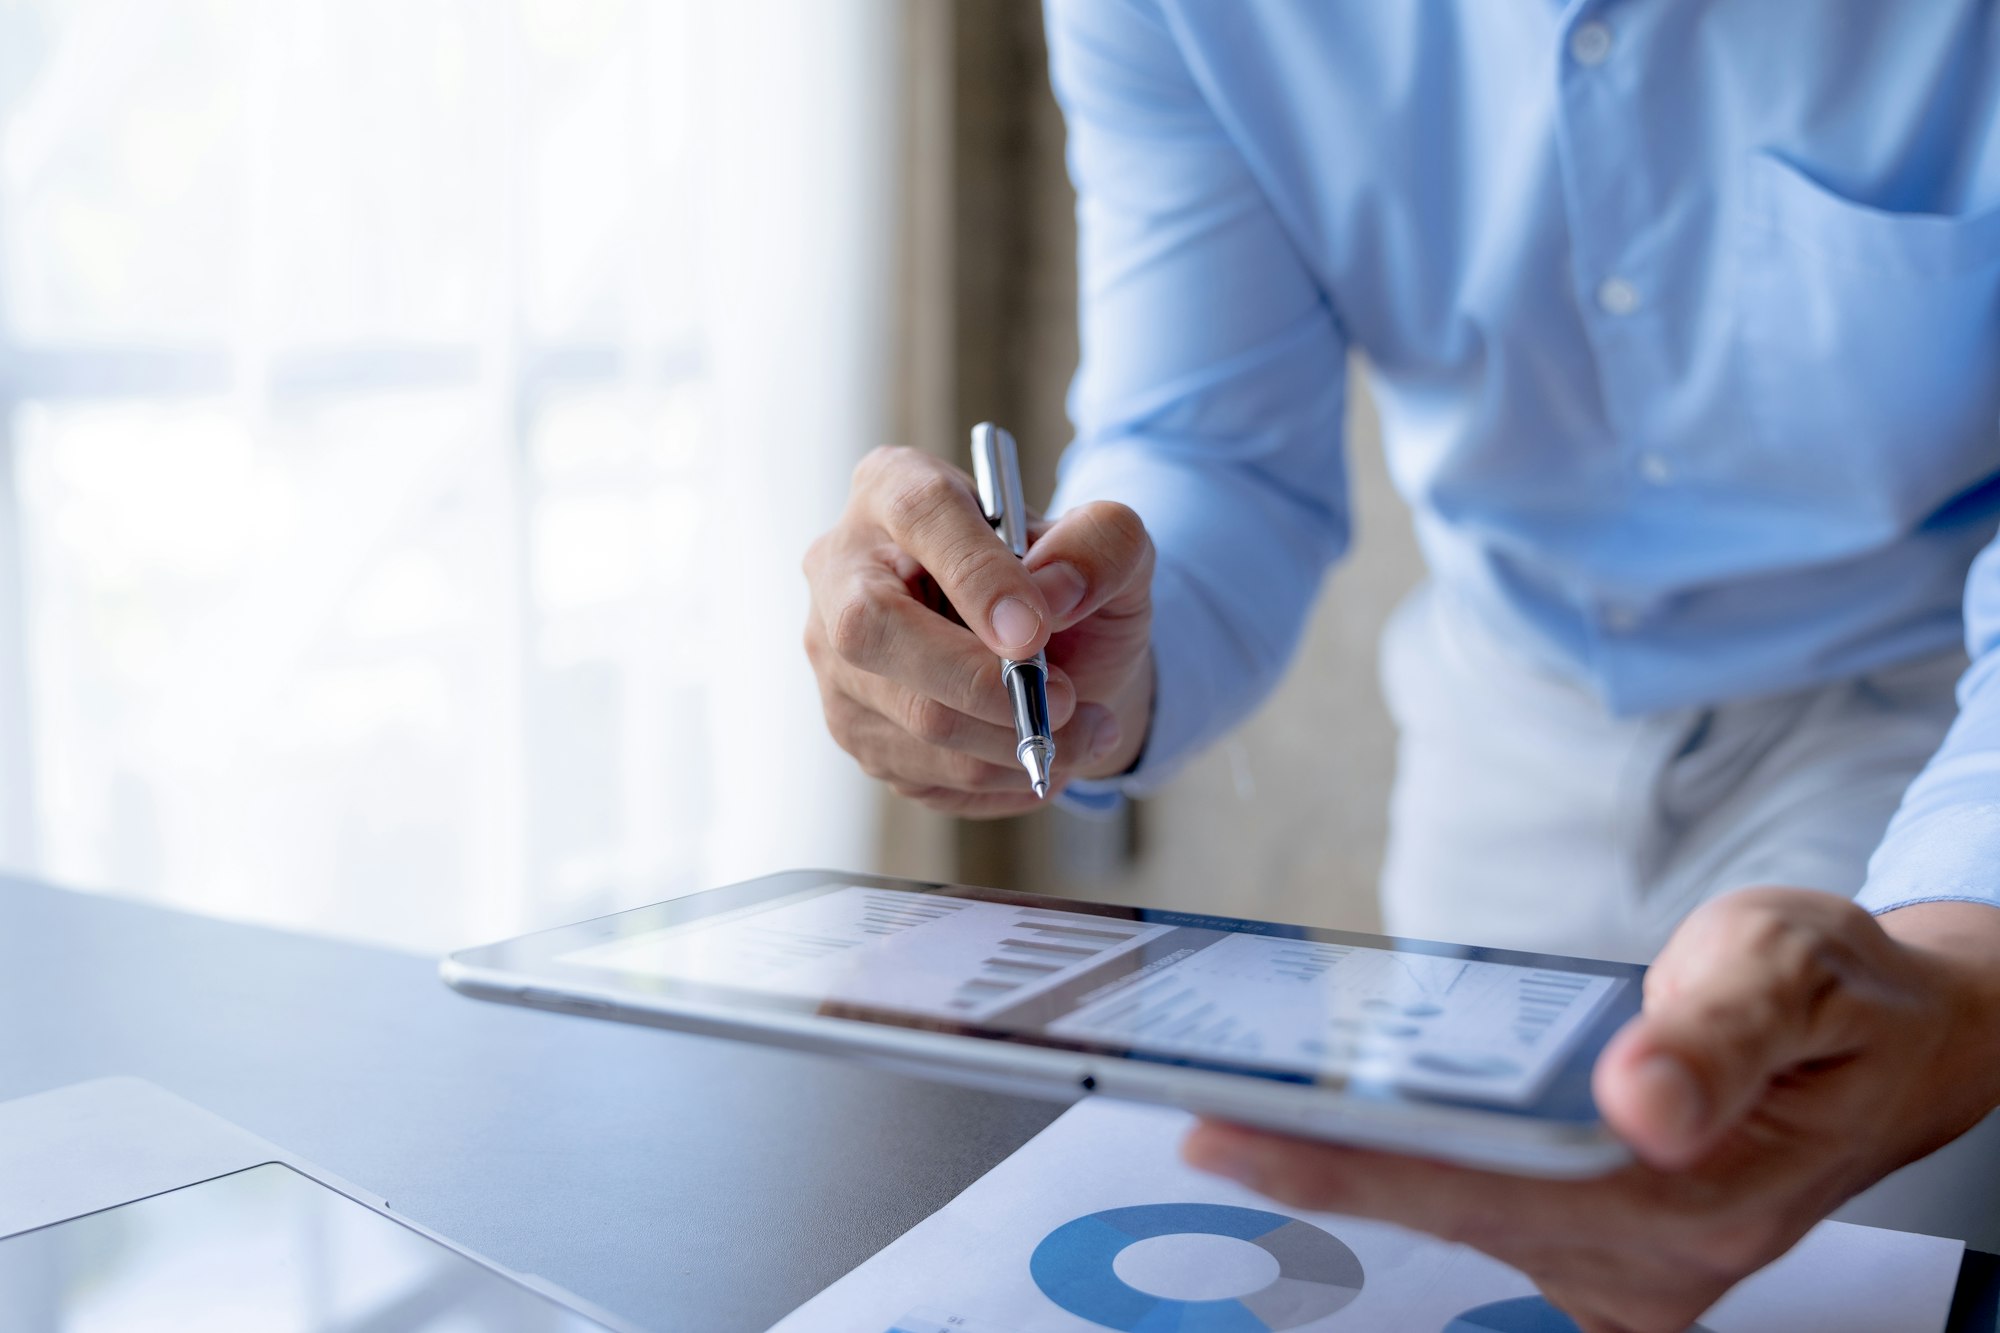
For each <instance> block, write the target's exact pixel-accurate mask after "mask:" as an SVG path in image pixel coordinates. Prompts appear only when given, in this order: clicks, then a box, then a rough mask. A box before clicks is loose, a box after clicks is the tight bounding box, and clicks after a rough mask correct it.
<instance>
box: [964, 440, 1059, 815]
mask: <svg viewBox="0 0 2000 1333" xmlns="http://www.w3.org/2000/svg"><path fill="white" fill-rule="evenodd" d="M972 479H973V481H974V482H975V483H976V484H977V486H978V487H979V508H980V512H982V513H984V514H985V515H986V521H987V522H988V523H991V524H992V525H993V530H994V531H995V532H997V533H999V534H1000V539H1001V540H1002V541H1004V542H1006V543H1007V548H1008V549H1009V550H1011V551H1012V552H1013V553H1014V554H1015V555H1016V556H1017V557H1020V558H1024V559H1025V558H1026V556H1027V554H1028V502H1027V501H1026V500H1024V499H1022V498H1021V459H1020V456H1019V455H1018V454H1017V453H1016V451H1015V448H1014V437H1013V436H1012V435H1009V434H1008V433H1007V432H1006V431H1004V430H1002V429H1000V427H998V426H996V425H994V424H993V423H992V422H990V421H982V422H980V423H979V424H978V425H977V426H974V427H973V428H972ZM1000 678H1001V679H1002V680H1004V681H1006V682H1007V697H1008V699H1009V700H1011V701H1012V702H1013V705H1014V735H1015V737H1016V738H1017V740H1016V742H1015V745H1014V757H1015V758H1016V759H1019V760H1020V761H1021V767H1022V768H1025V769H1027V770H1028V781H1029V782H1030V783H1032V784H1033V785H1034V788H1035V795H1037V796H1042V797H1046V796H1047V795H1048V794H1049V774H1050V773H1051V772H1053V771H1054V769H1055V766H1056V742H1055V738H1054V737H1053V736H1051V735H1050V734H1049V664H1048V660H1047V659H1046V658H1045V657H1043V655H1042V654H1040V653H1036V654H1035V655H1034V656H1033V657H1025V658H1021V659H1020V660H1018V661H1017V660H1014V659H1012V658H1006V657H1003V658H1001V659H1000Z"/></svg>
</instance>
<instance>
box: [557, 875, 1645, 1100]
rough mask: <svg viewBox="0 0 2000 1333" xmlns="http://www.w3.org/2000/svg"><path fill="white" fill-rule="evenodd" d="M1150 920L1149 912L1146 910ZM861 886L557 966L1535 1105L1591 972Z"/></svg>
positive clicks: (582, 953) (1613, 981)
mask: <svg viewBox="0 0 2000 1333" xmlns="http://www.w3.org/2000/svg"><path fill="white" fill-rule="evenodd" d="M1155 915H1156V916H1157V915H1158V914H1155ZM1206 920H1208V921H1215V922H1216V923H1217V924H1216V925H1213V926H1211V925H1206V924H1204V925H1191V924H1184V923H1183V922H1179V921H1174V920H1162V919H1152V920H1129V919H1119V918H1113V917H1105V916H1100V915H1094V914H1089V913H1083V912H1069V911H1063V910H1060V909H1055V908H1049V907H1043V906H1039V905H1034V906H1030V905H1023V904H1013V903H1000V902H984V901H979V900H975V899H970V898H963V897H955V896H946V895H943V894H937V893H909V892H904V891H901V890H897V889H887V888H875V887H869V886H865V885H859V884H847V885H834V886H828V887H822V888H816V889H813V890H808V891H806V892H803V893H800V894H796V895H792V896H790V897H787V898H781V899H778V900H775V901H771V902H764V903H759V904H755V905H753V906H751V907H748V908H745V909H743V910H740V911H735V912H727V913H722V914H718V915H715V916H710V917H704V918H701V919H699V920H695V921H690V922H687V923H684V924H680V925H674V926H669V927H666V928H663V929H658V930H653V931H649V932H646V933H642V934H638V935H633V936H629V937H626V938H622V939H618V940H615V941H613V942H610V943H606V944H599V945H593V946H591V947H589V948H586V949H581V950H576V951H574V952H571V953H567V954H563V955H560V956H559V957H558V958H557V959H556V961H557V962H559V963H566V964H575V965H580V966H585V967H591V968H599V969H605V970H607V971H611V972H615V973H618V974H619V975H620V976H621V977H622V978H625V979H628V980H636V981H641V982H646V981H651V982H660V981H666V982H675V983H683V984H688V985H695V986H708V987H726V988H729V989H731V990H733V991H737V992H744V993H753V994H761V995H765V996H771V997H781V998H783V999H785V1000H788V1001H791V1002H799V1001H809V1002H812V1003H815V1004H819V1005H822V1006H825V1007H826V1008H825V1010H824V1011H829V1012H834V1011H838V1012H841V1013H842V1016H847V1015H846V1013H845V1011H844V1010H837V1009H836V1007H837V1006H858V1007H861V1008H863V1009H873V1010H876V1011H891V1012H895V1013H901V1014H910V1015H914V1016H920V1017H924V1018H932V1019H942V1020H947V1021H957V1022H961V1023H966V1024H976V1025H978V1026H979V1027H980V1028H982V1029H984V1030H985V1031H988V1032H999V1033H1008V1034H1014V1033H1018V1034H1022V1035H1026V1036H1030V1037H1045V1038H1053V1039H1057V1040H1067V1041H1073V1042H1087V1043H1094V1044H1097V1045H1099V1046H1106V1047H1112V1048H1117V1049H1121V1050H1124V1051H1129V1052H1132V1053H1135V1054H1139V1055H1142V1056H1146V1057H1149V1058H1155V1059H1166V1060H1205V1061H1214V1062H1226V1063H1228V1064H1230V1065H1232V1066H1237V1067H1242V1068H1244V1069H1245V1070H1246V1071H1255V1070H1258V1069H1264V1070H1271V1071H1274V1072H1277V1073H1282V1074H1287V1075H1291V1076H1293V1077H1297V1076H1301V1075H1302V1076H1305V1077H1308V1078H1315V1079H1330V1080H1333V1079H1338V1080H1354V1081H1358V1082H1365V1083H1371V1084H1381V1085H1386V1086H1392V1087H1395V1088H1399V1089H1404V1090H1410V1091H1416V1092H1424V1093H1433V1094H1441V1095H1445V1096H1458V1097H1468V1098H1477V1099H1479V1100H1482V1101H1485V1102H1489V1103H1492V1104H1495V1105H1500V1106H1513V1107H1522V1106H1526V1105H1528V1104H1529V1103H1531V1102H1532V1101H1533V1100H1534V1099H1535V1098H1536V1097H1537V1096H1538V1095H1539V1094H1540V1092H1541V1089H1542V1088H1543V1087H1544V1086H1545V1085H1546V1084H1547V1082H1548V1081H1549V1079H1550V1077H1551V1076H1552V1075H1553V1074H1554V1072H1555V1071H1556V1069H1557V1068H1558V1067H1559V1065H1560V1064H1561V1062H1562V1058H1563V1057H1564V1055H1565V1054H1566V1053H1567V1052H1568V1051H1569V1050H1570V1049H1571V1047H1572V1046H1573V1045H1574V1044H1575V1043H1576V1041H1577V1039H1578V1038H1579V1037H1580V1036H1581V1035H1582V1033H1583V1032H1584V1031H1585V1030H1586V1028H1587V1027H1588V1026H1589V1025H1590V1024H1591V1022H1592V1020H1593V1019H1594V1018H1595V1016H1596V1015H1597V1014H1598V1013H1599V1012H1600V1010H1601V1009H1602V1008H1603V1006H1604V1003H1605V1001H1606V1000H1607V999H1609V998H1610V996H1611V995H1612V994H1613V993H1614V991H1615V990H1616V989H1617V988H1618V987H1619V986H1621V985H1623V984H1625V983H1624V982H1622V981H1621V980H1619V979H1617V978H1615V977H1610V976H1604V975H1599V974H1593V973H1587V972H1576V971H1568V970H1564V969H1561V968H1556V967H1542V966H1523V965H1521V964H1518V963H1513V962H1495V961H1488V960H1485V959H1482V958H1479V957H1475V956H1467V955H1469V954H1471V953H1473V952H1474V951H1469V950H1456V949H1452V948H1450V947H1448V946H1439V948H1438V949H1437V950H1436V951H1433V952H1416V951H1410V950H1405V949H1399V948H1372V947H1367V946H1365V945H1362V944H1358V943H1347V942H1340V941H1336V940H1327V939H1312V938H1306V937H1305V934H1304V932H1303V931H1297V930H1289V929H1286V928H1279V927H1264V926H1260V927H1256V928H1254V929H1253V928H1250V926H1251V923H1244V928H1242V929H1231V928H1229V923H1227V922H1226V921H1223V920H1220V919H1217V918H1207V919H1206Z"/></svg>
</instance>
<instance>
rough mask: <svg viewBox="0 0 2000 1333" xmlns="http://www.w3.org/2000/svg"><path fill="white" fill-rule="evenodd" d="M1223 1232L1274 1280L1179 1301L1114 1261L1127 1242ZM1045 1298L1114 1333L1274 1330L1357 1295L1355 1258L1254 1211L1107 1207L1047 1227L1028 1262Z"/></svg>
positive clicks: (1306, 1227) (1327, 1240)
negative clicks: (1236, 1292) (1262, 1258)
mask: <svg viewBox="0 0 2000 1333" xmlns="http://www.w3.org/2000/svg"><path fill="white" fill-rule="evenodd" d="M1177 1235H1205V1236H1227V1237H1229V1238H1230V1239H1232V1240H1241V1241H1247V1242H1249V1243H1250V1244H1252V1245H1255V1246H1257V1247H1258V1248H1259V1249H1262V1250H1263V1251H1264V1252H1265V1253H1267V1254H1269V1255H1270V1256H1271V1257H1272V1258H1273V1259H1276V1260H1277V1261H1278V1276H1277V1277H1275V1278H1273V1279H1272V1280H1271V1282H1270V1283H1269V1284H1268V1285H1266V1286H1264V1287H1262V1288H1259V1289H1258V1290H1256V1291H1252V1292H1246V1293H1245V1294H1243V1295H1241V1296H1235V1297H1230V1298H1228V1299H1226V1300H1211V1301H1183V1300H1173V1299H1170V1298H1168V1297H1165V1296H1155V1295H1153V1294H1152V1293H1151V1292H1146V1291H1141V1290H1140V1289H1139V1288H1137V1287H1134V1286H1132V1285H1131V1284H1130V1283H1128V1282H1126V1281H1125V1280H1124V1279H1122V1278H1120V1277H1119V1276H1118V1274H1117V1272H1116V1271H1115V1270H1114V1269H1113V1267H1112V1264H1113V1262H1114V1261H1115V1260H1116V1259H1117V1257H1118V1254H1119V1252H1120V1251H1121V1250H1123V1249H1124V1248H1125V1247H1126V1246H1128V1245H1131V1244H1133V1243H1134V1242H1137V1241H1142V1240H1152V1239H1154V1238H1155V1237H1158V1236H1177ZM1028 1271H1029V1274H1030V1276H1032V1277H1033V1278H1034V1280H1035V1285H1036V1286H1037V1287H1039V1288H1041V1291H1042V1294H1043V1295H1045V1296H1047V1297H1048V1298H1049V1299H1050V1300H1052V1301H1054V1302H1055V1303H1056V1304H1057V1305H1059V1306H1061V1307H1062V1308H1063V1309H1065V1310H1067V1311H1069V1313H1071V1314H1073V1315H1075V1316H1077V1317H1078V1318H1079V1319H1088V1320H1089V1321H1091V1322H1092V1323H1094V1324H1098V1325H1101V1326H1102V1327H1105V1328H1113V1329H1119V1330H1122V1333H1282V1330H1285V1329H1293V1328H1302V1327H1304V1326H1305V1325H1307V1324H1310V1323H1312V1322H1314V1321H1315V1320H1318V1319H1323V1318H1325V1317H1326V1316H1327V1315H1330V1314H1332V1313H1334V1312H1335V1311H1336V1310H1339V1309H1341V1308H1342V1307H1344V1306H1345V1305H1346V1304H1347V1303H1348V1302H1349V1301H1351V1300H1353V1299H1354V1298H1355V1297H1356V1296H1358V1295H1360V1294H1361V1286H1362V1272H1361V1261H1360V1260H1359V1259H1358V1258H1356V1257H1355V1254H1354V1251H1353V1250H1350V1249H1349V1248H1347V1246H1346V1245H1345V1244H1343V1243H1342V1242H1341V1241H1340V1240H1339V1239H1338V1238H1336V1237H1335V1236H1333V1235H1332V1234H1330V1233H1328V1232H1326V1231H1323V1230H1321V1229H1320V1228H1319V1227H1316V1226H1314V1225H1312V1224H1311V1223H1310V1222H1302V1221H1300V1220H1299V1219H1297V1218H1295V1217H1287V1216H1286V1215H1284V1214H1283V1213H1273V1212H1267V1211H1265V1210H1264V1209H1261V1208H1238V1207H1235V1206H1233V1205H1229V1204H1217V1203H1153V1204H1140V1205H1137V1206H1134V1207H1130V1208H1109V1209H1106V1210H1105V1211H1103V1212H1099V1213H1091V1214H1088V1215H1087V1216H1084V1217H1079V1218H1076V1219H1075V1220H1073V1221H1070V1222H1065V1223H1063V1225H1061V1226H1059V1227H1057V1228H1056V1229H1055V1230H1054V1231H1051V1232H1050V1233H1049V1234H1048V1235H1047V1236H1045V1237H1043V1238H1042V1242H1041V1244H1039V1245H1037V1246H1036V1247H1035V1252H1034V1254H1033V1256H1032V1257H1030V1259H1029V1260H1028Z"/></svg>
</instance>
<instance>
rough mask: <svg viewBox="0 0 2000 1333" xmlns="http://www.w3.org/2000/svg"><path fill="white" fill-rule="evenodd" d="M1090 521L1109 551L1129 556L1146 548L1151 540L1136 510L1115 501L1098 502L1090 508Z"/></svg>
mask: <svg viewBox="0 0 2000 1333" xmlns="http://www.w3.org/2000/svg"><path fill="white" fill-rule="evenodd" d="M1090 519H1091V522H1092V523H1093V524H1095V525H1096V527H1097V528H1098V530H1099V531H1100V532H1101V533H1102V534H1103V539H1104V541H1105V542H1106V544H1107V545H1109V546H1110V547H1111V549H1112V550H1113V551H1115V552H1117V553H1119V554H1121V555H1126V556H1130V555H1133V554H1136V553H1137V552H1139V551H1140V550H1142V549H1144V548H1145V547H1146V546H1148V545H1149V544H1150V543H1151V541H1152V538H1151V537H1149V536H1148V535H1147V533H1146V524H1145V521H1144V520H1143V519H1141V518H1140V517H1139V513H1138V511H1137V510H1135V509H1133V508H1132V507H1131V506H1130V505H1124V504H1120V503H1118V501H1116V500H1098V501H1095V502H1094V503H1092V504H1091V506H1090Z"/></svg>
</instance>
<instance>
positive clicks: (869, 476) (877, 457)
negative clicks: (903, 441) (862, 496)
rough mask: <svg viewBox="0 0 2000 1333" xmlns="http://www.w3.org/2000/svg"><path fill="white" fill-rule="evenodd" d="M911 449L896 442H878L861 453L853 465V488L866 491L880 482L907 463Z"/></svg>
mask: <svg viewBox="0 0 2000 1333" xmlns="http://www.w3.org/2000/svg"><path fill="white" fill-rule="evenodd" d="M910 452H911V450H909V449H907V448H905V447H904V446H902V445H897V444H878V445H876V446H875V447H874V448H873V449H870V450H869V451H868V452H867V453H865V454H863V455H861V461H860V462H858V463H856V464H855V465H854V489H855V490H857V491H866V490H871V489H873V488H874V487H875V486H876V485H878V484H880V482H881V480H882V479H883V478H884V477H886V476H890V475H892V474H894V473H895V471H896V470H897V469H898V468H899V467H903V466H905V465H906V463H907V457H906V456H907V455H908V454H909V453H910Z"/></svg>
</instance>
